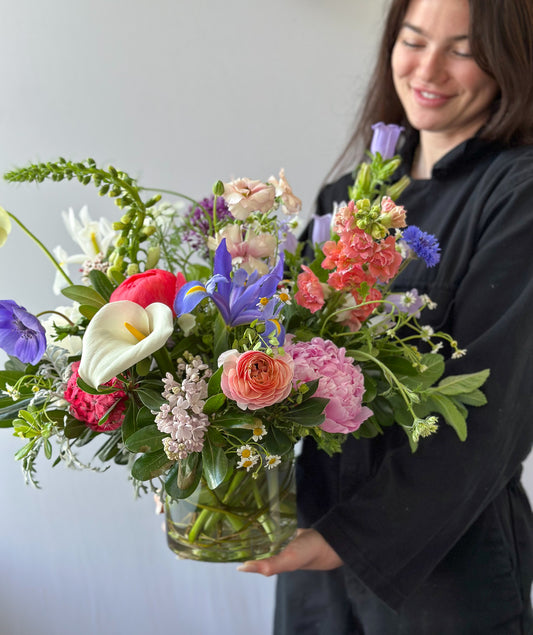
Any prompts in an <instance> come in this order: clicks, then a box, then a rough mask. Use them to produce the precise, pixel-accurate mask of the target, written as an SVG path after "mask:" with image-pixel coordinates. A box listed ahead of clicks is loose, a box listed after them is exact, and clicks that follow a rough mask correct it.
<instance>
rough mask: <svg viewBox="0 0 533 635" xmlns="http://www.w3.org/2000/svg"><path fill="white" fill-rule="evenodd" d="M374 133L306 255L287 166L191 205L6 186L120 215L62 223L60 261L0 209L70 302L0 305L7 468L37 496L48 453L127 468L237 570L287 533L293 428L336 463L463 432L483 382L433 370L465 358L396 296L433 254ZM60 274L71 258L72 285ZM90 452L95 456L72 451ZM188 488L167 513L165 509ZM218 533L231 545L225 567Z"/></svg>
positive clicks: (108, 190)
mask: <svg viewBox="0 0 533 635" xmlns="http://www.w3.org/2000/svg"><path fill="white" fill-rule="evenodd" d="M374 128H375V129H374V139H373V143H372V147H371V150H370V152H369V160H368V161H367V162H365V163H363V164H362V165H361V166H360V168H359V171H358V172H357V176H356V178H355V180H354V185H353V187H352V189H351V192H350V195H351V199H352V200H350V201H349V202H348V203H347V204H343V205H341V206H339V207H338V208H337V209H335V210H333V211H332V213H331V214H330V215H328V216H325V217H316V218H315V219H314V227H313V236H312V241H311V244H307V245H305V244H303V243H299V242H298V240H297V239H296V237H295V235H294V230H295V228H296V222H295V219H296V217H297V215H298V213H299V211H300V207H301V202H300V200H299V199H298V198H297V197H296V196H295V195H294V194H293V192H292V190H291V188H290V186H289V184H288V182H287V180H286V178H285V174H284V172H283V170H282V171H281V172H280V174H279V176H278V177H277V178H274V177H271V178H270V179H268V180H267V181H258V180H250V179H247V178H242V179H237V180H234V181H231V182H227V183H222V182H220V181H219V182H217V183H216V184H215V186H214V187H213V189H212V194H211V195H210V196H208V197H207V198H204V199H202V200H200V201H196V200H193V199H191V198H189V197H187V196H184V195H182V194H179V193H173V192H168V191H165V192H166V194H168V195H173V196H175V197H176V198H175V199H173V200H177V201H185V203H183V202H179V203H176V202H174V203H170V202H162V200H161V199H162V196H161V194H162V193H161V192H156V193H154V191H149V190H147V189H144V188H142V187H141V186H140V185H139V184H138V183H137V182H136V180H135V179H133V178H132V177H131V176H129V175H128V174H126V173H125V172H122V171H119V170H117V169H115V168H114V167H112V166H110V167H108V168H107V169H103V168H101V167H99V166H98V165H97V164H96V162H95V161H94V160H92V159H88V160H87V161H85V162H79V163H74V162H71V161H67V160H65V159H59V161H57V162H51V163H40V164H32V165H29V166H28V167H25V168H22V169H17V170H15V171H12V172H9V173H8V174H6V175H5V178H6V179H7V180H8V181H14V182H21V181H25V182H41V181H43V180H44V179H51V180H54V181H62V180H64V179H77V180H78V181H79V182H80V183H82V184H84V185H88V184H90V183H92V184H94V185H95V186H96V187H98V188H99V192H100V194H101V195H108V196H110V197H112V198H113V199H114V201H115V203H116V205H117V206H118V207H119V208H120V209H121V210H122V216H121V218H120V220H119V221H117V222H115V223H112V224H110V223H109V222H107V221H105V220H103V219H102V220H100V221H99V222H94V221H92V220H91V218H90V216H89V214H88V212H87V210H86V209H85V208H84V209H83V210H82V211H81V213H80V215H79V219H78V218H76V216H75V214H74V212H73V211H72V210H70V211H69V212H68V214H65V213H64V220H65V222H66V225H67V228H68V229H69V232H70V234H71V236H72V238H73V239H74V241H75V242H76V243H77V244H78V245H79V246H80V248H81V251H82V253H81V254H80V255H76V256H69V255H68V254H67V253H66V252H65V251H64V250H63V249H62V248H60V247H57V248H56V249H55V250H54V252H51V251H49V250H48V249H47V248H46V247H45V246H44V245H42V243H41V242H40V241H39V240H38V239H37V238H36V237H35V236H33V234H32V233H31V232H30V230H29V229H28V228H27V227H26V226H25V225H24V224H23V223H22V222H21V221H20V220H19V219H18V218H17V217H16V216H15V215H13V214H12V213H10V212H7V211H6V210H4V209H2V208H0V246H1V245H2V244H3V243H4V242H5V240H6V239H7V237H8V234H9V232H10V230H11V226H12V223H16V224H18V225H19V226H20V227H21V228H22V229H23V230H24V231H25V232H26V233H28V234H29V235H30V237H32V238H33V239H34V240H36V241H37V243H38V244H39V245H40V246H41V247H42V249H43V250H44V252H45V253H46V255H47V256H48V257H49V259H50V260H51V261H52V263H53V264H54V266H55V267H56V272H57V273H56V280H55V282H54V288H55V289H56V290H58V291H59V290H60V291H61V293H62V294H63V295H64V296H65V297H66V298H67V299H68V300H69V301H70V304H68V305H67V306H59V307H57V308H54V309H53V310H52V311H47V312H43V313H42V314H39V315H37V316H34V315H32V314H30V313H29V312H28V311H26V309H25V308H24V307H21V306H20V305H18V304H17V303H16V302H15V301H14V300H10V299H8V300H1V301H0V347H1V348H3V349H4V351H6V352H7V354H8V355H9V361H8V362H7V364H6V367H5V370H3V371H0V390H1V393H0V424H1V425H2V426H3V427H9V428H12V429H13V433H14V434H15V435H16V436H18V437H20V439H21V441H22V442H23V445H22V447H21V449H20V450H19V451H18V452H17V454H16V458H17V459H18V460H19V461H21V464H22V468H23V471H24V474H25V477H26V479H27V481H28V482H31V483H33V484H34V485H37V481H36V468H35V462H36V458H37V456H38V455H39V454H40V452H41V450H42V451H43V453H44V455H45V457H46V458H48V459H51V460H54V464H57V463H60V462H65V463H66V464H67V465H68V466H71V467H79V468H82V467H86V468H89V469H93V470H100V469H105V467H106V465H107V464H108V463H110V462H115V463H118V464H123V465H125V466H127V469H128V474H129V477H130V478H131V480H132V482H133V484H134V485H135V488H136V490H137V491H140V490H143V491H148V490H152V491H153V492H155V493H156V494H157V495H158V496H159V497H160V499H161V500H166V503H167V513H168V518H169V520H168V527H169V544H170V545H171V546H172V547H173V548H174V549H175V551H176V552H177V553H179V554H181V555H184V556H185V557H192V558H205V559H212V560H217V559H224V557H225V558H226V559H242V558H246V557H250V553H252V554H253V555H255V556H256V557H260V556H261V555H267V554H268V553H272V552H273V551H275V550H276V549H279V548H280V546H281V545H282V544H283V543H284V542H286V540H287V539H288V538H290V536H291V535H292V533H293V532H294V530H295V520H294V517H295V515H294V488H293V485H292V481H291V474H292V457H293V454H294V446H295V444H296V443H297V442H298V441H299V440H300V439H302V438H303V437H306V436H311V437H313V438H314V439H315V441H316V443H317V444H318V445H319V447H320V448H322V449H323V450H324V451H326V452H328V453H330V454H331V453H334V452H338V451H341V449H342V443H343V441H344V440H345V439H346V438H347V435H353V436H355V437H358V438H361V437H371V436H374V435H377V434H384V433H386V428H387V427H388V426H390V425H393V424H397V425H400V426H401V427H402V428H403V430H404V431H405V432H406V434H407V435H408V437H409V442H410V443H411V446H412V449H413V451H415V450H416V447H417V444H418V443H419V440H420V438H421V437H425V436H427V435H429V434H432V433H434V432H436V430H437V421H438V416H439V415H440V417H441V418H443V419H444V421H445V422H446V423H448V424H449V425H451V426H453V427H454V428H455V430H456V431H457V434H458V436H459V438H460V439H461V440H464V439H465V438H466V416H467V409H466V407H467V406H481V405H483V404H484V403H485V398H484V396H483V394H482V392H481V391H480V390H479V389H480V387H481V386H482V384H483V383H484V381H485V380H486V378H487V376H488V371H481V372H479V373H476V374H472V375H463V376H454V377H446V378H444V379H441V377H442V375H443V373H444V357H443V356H442V355H441V354H440V353H439V352H438V351H439V349H440V348H441V347H442V346H443V345H445V346H447V347H448V354H451V356H452V357H456V356H460V355H462V354H464V352H465V351H463V350H461V349H460V348H459V346H458V344H457V342H455V341H453V340H452V338H451V337H450V336H449V335H447V334H446V333H442V332H437V333H434V332H433V330H432V329H431V328H430V327H428V326H424V325H423V313H424V312H425V311H426V310H431V309H432V307H433V303H432V301H431V299H430V298H428V297H426V296H421V295H419V294H418V292H417V290H416V289H413V290H410V291H407V292H404V293H396V292H394V291H393V285H394V281H395V279H396V277H397V276H398V275H399V273H400V272H401V271H403V269H404V268H405V267H406V266H409V263H410V262H411V261H412V260H413V259H414V258H421V259H422V260H424V261H425V263H426V265H427V266H428V267H431V266H434V265H435V264H436V263H437V262H438V260H439V257H440V250H439V246H438V243H437V241H436V239H435V238H434V237H433V236H430V235H427V234H425V233H424V232H422V231H421V230H420V229H418V228H417V227H414V226H406V211H405V210H404V209H403V208H402V207H400V206H398V205H396V204H395V202H394V199H395V198H397V196H398V195H399V194H400V193H401V191H402V190H403V188H404V187H405V186H406V184H407V181H406V180H405V179H402V180H400V181H398V182H396V183H394V182H393V180H392V179H393V175H394V173H395V171H396V169H397V168H398V165H399V159H398V157H397V156H394V147H395V144H396V140H397V138H398V134H399V132H400V130H399V128H398V127H396V126H385V125H384V124H377V125H376V126H375V127H374ZM60 263H61V264H60ZM69 263H78V266H81V279H80V280H79V281H77V282H74V281H73V280H72V279H71V277H70V274H69V272H68V265H69ZM52 442H54V443H55V444H56V447H55V448H54V445H53V443H52ZM87 444H90V445H91V446H95V454H94V457H95V460H98V461H99V464H95V460H93V459H91V460H90V461H89V462H87V461H86V460H84V459H83V458H82V457H81V455H80V449H81V447H82V446H87ZM274 474H277V475H278V486H279V487H278V489H279V492H281V494H279V493H278V498H277V502H276V505H272V491H273V487H272V482H271V481H269V480H268V479H269V478H270V479H271V478H272V477H273V475H274ZM193 495H196V497H197V498H196V501H195V503H194V505H192V504H191V505H189V507H186V508H185V512H183V513H181V512H180V514H181V515H180V517H179V519H176V517H175V516H173V512H172V507H173V506H176V501H184V500H189V499H190V497H192V496H193ZM182 508H183V505H182ZM274 508H275V509H274ZM169 510H170V511H169ZM276 519H277V525H276V522H275V520H276ZM223 523H225V524H226V525H227V527H228V528H229V529H223V526H222V525H223ZM276 526H277V527H278V528H277V529H276ZM279 526H281V528H282V529H281V530H280V529H279ZM265 537H266V541H267V546H266V547H265V546H264V544H263V542H264V540H265ZM227 540H232V541H234V542H235V541H237V546H233V548H232V549H233V551H232V552H231V555H230V556H221V555H220V554H221V553H222V551H223V545H224V544H225V541H227ZM246 541H247V542H246ZM245 543H246V545H248V546H247V547H245V546H243V545H244V544H245ZM256 543H261V544H260V545H259V546H257V544H256ZM250 544H251V545H252V547H250ZM250 549H251V551H250Z"/></svg>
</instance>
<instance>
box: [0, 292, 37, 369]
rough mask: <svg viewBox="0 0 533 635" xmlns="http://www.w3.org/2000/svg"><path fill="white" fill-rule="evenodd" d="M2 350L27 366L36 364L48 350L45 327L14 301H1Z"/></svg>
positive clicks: (0, 331)
mask: <svg viewBox="0 0 533 635" xmlns="http://www.w3.org/2000/svg"><path fill="white" fill-rule="evenodd" d="M0 348H2V349H3V350H4V351H5V352H6V353H7V354H8V355H13V356H14V357H17V358H18V359H20V361H21V362H24V363H25V364H36V363H37V362H38V361H39V360H40V359H41V357H42V356H43V355H44V352H45V350H46V335H45V330H44V327H43V325H42V324H41V323H40V322H39V320H38V319H37V318H36V317H35V316H34V315H32V314H31V313H28V311H26V309H25V308H24V307H22V306H19V305H18V304H17V303H16V302H13V300H0Z"/></svg>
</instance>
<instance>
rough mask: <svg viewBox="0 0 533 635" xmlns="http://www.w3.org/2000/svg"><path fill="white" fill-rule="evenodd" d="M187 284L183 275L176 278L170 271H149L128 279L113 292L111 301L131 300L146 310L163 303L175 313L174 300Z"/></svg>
mask: <svg viewBox="0 0 533 635" xmlns="http://www.w3.org/2000/svg"><path fill="white" fill-rule="evenodd" d="M185 282H186V280H185V276H184V275H183V274H182V273H178V275H177V276H176V275H174V274H173V273H171V272H170V271H163V270H162V269H148V271H144V272H143V273H136V274H135V275H133V276H130V277H129V278H126V280H124V282H122V283H121V284H120V285H119V286H118V287H117V288H116V289H115V290H114V291H113V293H112V294H111V297H110V298H109V301H110V302H117V301H118V300H129V301H130V302H135V303H136V304H139V305H140V306H142V307H143V308H144V309H146V307H147V306H149V305H150V304H153V303H154V302H161V303H162V304H166V305H167V306H168V307H170V308H171V309H172V310H173V311H174V300H175V299H176V295H177V294H178V291H179V290H180V289H181V287H182V286H183V285H184V284H185Z"/></svg>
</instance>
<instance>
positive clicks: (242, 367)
mask: <svg viewBox="0 0 533 635" xmlns="http://www.w3.org/2000/svg"><path fill="white" fill-rule="evenodd" d="M218 361H219V365H220V364H222V365H223V366H224V370H223V371H222V378H221V382H220V385H221V387H222V392H223V393H224V394H225V395H226V397H229V398H230V399H233V400H234V401H236V402H237V405H238V406H239V408H241V409H242V410H246V408H249V409H250V410H258V409H259V408H266V407H267V406H271V405H272V404H275V403H279V402H280V401H283V400H284V399H285V398H286V397H287V396H288V395H289V394H290V392H291V390H292V377H293V370H294V369H293V363H292V359H291V358H290V356H289V355H284V356H283V357H270V355H267V354H266V353H263V352H261V351H247V352H246V353H239V352H238V351H236V350H231V351H227V352H225V353H223V354H222V355H221V356H220V357H219V360H218Z"/></svg>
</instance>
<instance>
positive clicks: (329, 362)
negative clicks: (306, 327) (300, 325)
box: [284, 335, 372, 434]
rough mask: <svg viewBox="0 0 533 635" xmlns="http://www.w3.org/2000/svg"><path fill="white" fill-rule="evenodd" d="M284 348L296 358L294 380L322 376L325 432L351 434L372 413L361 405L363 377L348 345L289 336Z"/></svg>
mask: <svg viewBox="0 0 533 635" xmlns="http://www.w3.org/2000/svg"><path fill="white" fill-rule="evenodd" d="M284 349H285V351H286V353H288V354H289V355H290V356H291V357H292V358H293V360H294V380H293V381H294V384H295V386H296V385H297V384H298V383H301V382H309V381H312V380H314V379H318V380H319V384H318V389H317V391H316V393H315V396H316V397H325V398H326V399H329V403H328V404H327V406H326V408H325V411H324V413H325V415H326V419H325V421H324V422H323V423H322V424H321V426H320V427H321V428H322V430H324V431H325V432H337V433H342V434H349V433H350V432H353V431H354V430H357V429H358V428H359V426H360V425H361V424H362V423H363V421H365V420H366V419H368V417H370V416H371V415H372V411H371V410H370V409H369V408H367V407H366V406H363V405H362V399H363V395H364V392H365V384H364V377H363V373H362V372H361V369H360V368H359V366H358V365H356V364H354V363H353V359H352V358H351V357H347V356H346V349H345V348H338V347H337V346H336V345H335V344H334V343H333V342H330V341H329V340H323V339H322V338H320V337H314V338H313V339H312V340H311V341H310V342H298V343H296V344H293V343H292V337H291V336H290V335H289V336H287V338H286V340H285V344H284Z"/></svg>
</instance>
